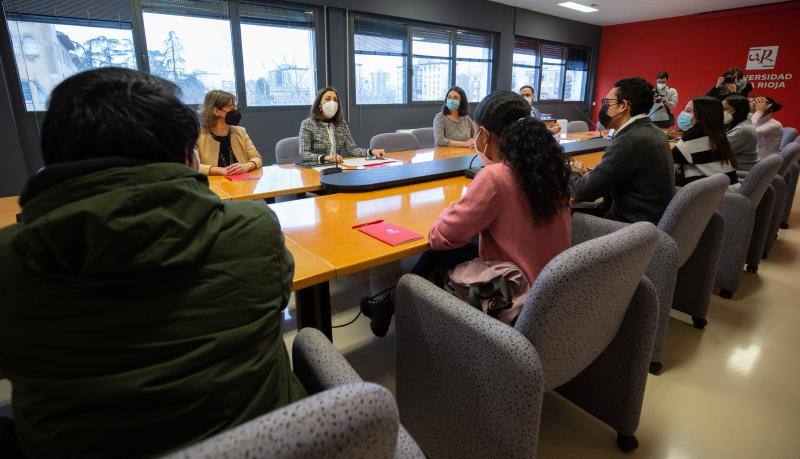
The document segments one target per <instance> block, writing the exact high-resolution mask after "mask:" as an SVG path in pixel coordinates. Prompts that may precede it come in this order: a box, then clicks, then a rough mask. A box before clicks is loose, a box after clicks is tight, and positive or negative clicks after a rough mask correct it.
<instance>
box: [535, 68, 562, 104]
mask: <svg viewBox="0 0 800 459" xmlns="http://www.w3.org/2000/svg"><path fill="white" fill-rule="evenodd" d="M563 72H564V61H563V60H561V59H551V58H547V57H545V58H544V59H543V62H542V86H541V94H540V96H539V98H540V99H542V100H548V99H561V76H562V73H563Z"/></svg>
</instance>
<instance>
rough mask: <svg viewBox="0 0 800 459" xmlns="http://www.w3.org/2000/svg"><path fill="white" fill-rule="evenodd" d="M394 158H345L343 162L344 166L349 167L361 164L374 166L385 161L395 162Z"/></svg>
mask: <svg viewBox="0 0 800 459" xmlns="http://www.w3.org/2000/svg"><path fill="white" fill-rule="evenodd" d="M397 161H398V160H396V159H389V158H383V159H367V158H346V159H345V160H344V162H343V164H344V165H345V166H350V167H362V166H374V165H376V164H387V163H394V162H397Z"/></svg>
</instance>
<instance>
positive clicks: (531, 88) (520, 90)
mask: <svg viewBox="0 0 800 459" xmlns="http://www.w3.org/2000/svg"><path fill="white" fill-rule="evenodd" d="M525 88H528V89H530V90H531V92H532V93H536V91H534V90H533V86H531V85H527V84H526V85H525V86H523V87H521V88H519V92H522V90H523V89H525Z"/></svg>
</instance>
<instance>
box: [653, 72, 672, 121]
mask: <svg viewBox="0 0 800 459" xmlns="http://www.w3.org/2000/svg"><path fill="white" fill-rule="evenodd" d="M677 105H678V91H677V90H676V89H675V88H671V87H669V74H668V73H667V72H660V73H659V74H658V75H657V76H656V88H655V89H654V90H653V108H651V109H650V113H648V114H647V116H648V117H649V118H650V119H651V120H652V121H653V124H655V125H656V126H658V127H660V128H669V127H671V126H672V125H674V124H675V115H674V114H673V113H672V110H674V109H675V106H677Z"/></svg>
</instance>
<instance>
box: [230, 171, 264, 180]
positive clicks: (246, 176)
mask: <svg viewBox="0 0 800 459" xmlns="http://www.w3.org/2000/svg"><path fill="white" fill-rule="evenodd" d="M225 178H226V179H228V180H230V181H232V182H238V181H242V180H258V179H259V178H260V177H259V176H257V175H255V174H251V173H249V172H243V173H241V174H231V175H226V176H225Z"/></svg>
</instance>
